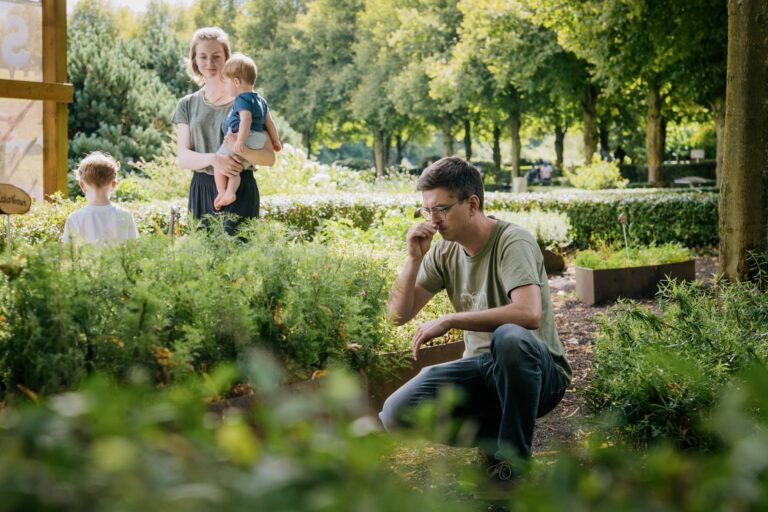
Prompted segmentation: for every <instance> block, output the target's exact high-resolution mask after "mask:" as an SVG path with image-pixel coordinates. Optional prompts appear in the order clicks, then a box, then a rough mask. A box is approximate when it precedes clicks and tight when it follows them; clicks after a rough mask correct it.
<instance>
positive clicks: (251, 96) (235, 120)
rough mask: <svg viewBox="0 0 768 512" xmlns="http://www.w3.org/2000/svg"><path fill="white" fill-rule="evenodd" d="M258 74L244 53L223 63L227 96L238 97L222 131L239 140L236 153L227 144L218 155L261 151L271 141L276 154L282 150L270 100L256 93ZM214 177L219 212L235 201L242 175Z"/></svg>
mask: <svg viewBox="0 0 768 512" xmlns="http://www.w3.org/2000/svg"><path fill="white" fill-rule="evenodd" d="M256 72H257V70H256V64H255V63H254V62H253V60H251V59H250V58H249V57H247V56H245V55H243V54H242V53H235V54H234V55H232V56H231V57H230V58H229V60H228V61H227V63H226V64H224V69H223V70H222V75H223V77H224V87H225V89H226V91H227V94H229V95H230V96H234V97H235V104H234V105H232V110H231V111H230V113H229V117H227V120H226V121H224V125H223V126H222V131H223V132H224V134H225V135H226V134H227V132H229V131H231V132H232V133H233V134H235V135H236V140H235V143H234V144H233V147H234V151H230V150H229V149H227V146H226V145H225V144H222V145H221V148H219V153H222V154H224V155H231V154H232V153H233V152H234V153H242V152H243V151H244V149H245V148H246V147H248V148H250V149H261V148H263V147H264V145H265V144H266V143H267V140H271V141H272V149H274V150H275V151H280V150H281V149H282V145H281V144H280V137H278V135H277V128H276V127H275V122H274V121H273V120H272V115H271V114H270V113H269V106H268V105H267V100H265V99H264V98H263V97H262V96H260V95H259V93H257V92H256V91H254V90H253V85H254V84H255V83H256ZM267 134H268V135H267ZM213 177H214V180H215V181H216V190H217V192H218V195H217V196H216V198H215V199H214V200H213V207H214V208H215V209H216V210H220V209H221V207H222V206H227V205H230V204H232V203H234V202H235V200H236V198H237V188H238V187H239V186H240V176H239V175H237V176H232V177H230V178H228V177H227V176H226V175H225V174H224V173H222V172H216V170H215V169H214V174H213Z"/></svg>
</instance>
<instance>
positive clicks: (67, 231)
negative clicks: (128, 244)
mask: <svg viewBox="0 0 768 512" xmlns="http://www.w3.org/2000/svg"><path fill="white" fill-rule="evenodd" d="M138 237H139V231H138V230H137V229H136V223H135V222H133V215H131V212H129V211H128V210H124V209H122V208H119V207H117V206H115V205H113V204H105V205H98V206H96V205H92V204H89V205H86V206H84V207H82V208H80V209H79V210H77V211H75V212H72V214H70V216H69V217H67V221H66V222H65V223H64V234H63V235H62V236H61V241H62V242H69V241H72V240H73V239H81V240H85V241H86V242H88V243H92V244H95V243H103V242H111V241H120V240H128V239H131V238H138Z"/></svg>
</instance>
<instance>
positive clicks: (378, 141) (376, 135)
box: [373, 128, 384, 176]
mask: <svg viewBox="0 0 768 512" xmlns="http://www.w3.org/2000/svg"><path fill="white" fill-rule="evenodd" d="M373 165H374V167H376V176H384V133H383V132H382V131H381V129H379V128H377V129H375V130H373Z"/></svg>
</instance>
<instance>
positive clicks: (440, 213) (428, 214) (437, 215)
mask: <svg viewBox="0 0 768 512" xmlns="http://www.w3.org/2000/svg"><path fill="white" fill-rule="evenodd" d="M463 202H464V199H459V200H458V201H456V202H455V203H453V204H449V205H448V206H435V207H433V208H419V209H418V210H416V212H415V213H416V216H417V217H418V216H419V215H421V216H422V217H424V218H425V219H427V221H431V220H432V219H433V218H434V219H444V218H445V216H446V215H447V214H448V210H450V209H451V208H453V207H454V206H456V205H457V204H459V203H463Z"/></svg>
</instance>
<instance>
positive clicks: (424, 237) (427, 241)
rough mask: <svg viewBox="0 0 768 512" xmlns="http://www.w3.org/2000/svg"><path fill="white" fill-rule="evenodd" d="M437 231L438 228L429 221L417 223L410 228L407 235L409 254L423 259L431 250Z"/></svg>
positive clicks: (416, 258) (414, 257) (419, 259)
mask: <svg viewBox="0 0 768 512" xmlns="http://www.w3.org/2000/svg"><path fill="white" fill-rule="evenodd" d="M435 233H437V229H436V228H435V227H434V226H433V225H432V224H430V223H429V222H422V223H421V224H416V225H415V226H413V227H412V228H411V229H409V230H408V234H407V235H406V237H405V240H406V243H407V245H408V256H409V257H411V258H413V259H415V260H418V261H421V260H422V259H424V256H425V255H426V254H427V251H429V246H430V245H432V237H434V236H435Z"/></svg>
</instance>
